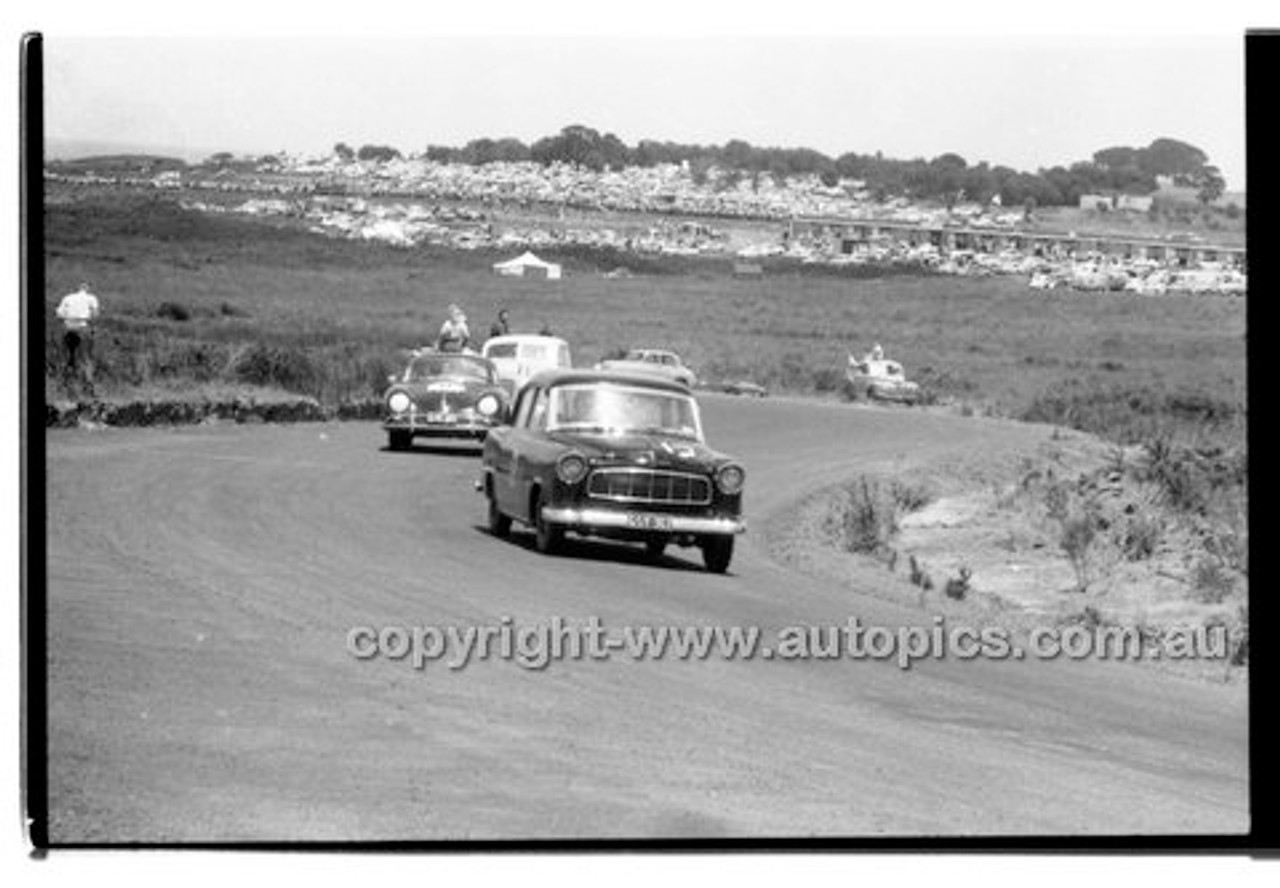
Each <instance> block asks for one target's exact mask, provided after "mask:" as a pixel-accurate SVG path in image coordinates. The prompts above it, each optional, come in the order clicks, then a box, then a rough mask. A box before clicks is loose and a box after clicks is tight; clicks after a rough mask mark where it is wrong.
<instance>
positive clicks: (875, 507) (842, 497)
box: [828, 475, 898, 555]
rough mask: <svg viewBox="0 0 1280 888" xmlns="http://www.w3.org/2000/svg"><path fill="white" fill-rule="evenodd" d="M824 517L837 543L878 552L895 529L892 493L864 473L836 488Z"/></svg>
mask: <svg viewBox="0 0 1280 888" xmlns="http://www.w3.org/2000/svg"><path fill="white" fill-rule="evenodd" d="M828 520H829V522H830V525H829V530H830V531H832V532H833V533H834V535H835V536H836V537H837V539H838V540H839V542H840V545H841V546H842V547H843V548H844V549H845V550H846V551H848V552H854V553H857V554H863V555H870V554H874V553H876V552H879V551H880V550H881V549H882V548H883V547H884V546H886V545H887V544H888V541H889V539H890V537H892V536H893V534H894V533H896V532H897V530H898V516H897V509H896V507H895V505H894V500H893V498H892V496H889V495H886V491H884V490H882V489H881V487H880V485H879V484H878V483H877V482H876V481H874V480H872V479H870V478H867V477H866V476H865V475H864V476H862V477H860V478H859V479H858V480H857V481H854V482H853V483H852V484H849V485H848V486H846V487H844V488H843V489H842V490H841V491H840V493H839V495H838V496H837V498H836V501H835V502H834V504H833V512H832V514H830V515H829V516H828Z"/></svg>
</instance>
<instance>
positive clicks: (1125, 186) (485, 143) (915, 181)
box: [334, 124, 1225, 207]
mask: <svg viewBox="0 0 1280 888" xmlns="http://www.w3.org/2000/svg"><path fill="white" fill-rule="evenodd" d="M334 152H335V153H336V154H337V155H338V156H339V157H341V158H343V159H344V160H357V159H358V160H375V161H377V160H381V161H386V160H392V159H395V158H399V157H400V156H401V155H400V152H399V151H397V150H396V149H394V148H391V147H388V146H379V145H365V146H362V147H361V148H360V149H358V150H355V149H352V148H351V147H350V146H348V145H346V144H344V143H339V144H338V145H336V146H334ZM425 155H426V157H427V159H428V160H432V161H436V162H440V163H462V164H469V165H472V166H483V165H485V164H490V163H496V162H502V161H505V162H519V161H533V162H536V163H540V164H543V165H550V164H553V163H567V164H573V165H576V166H580V167H583V168H586V169H589V170H595V171H597V172H602V171H604V170H606V169H613V170H621V169H625V168H627V167H652V166H656V165H659V164H670V163H674V164H688V166H689V170H690V174H691V175H692V176H693V179H694V181H695V182H697V183H698V184H699V185H710V186H713V187H717V188H722V189H730V188H736V187H739V186H740V185H741V183H742V182H743V181H744V180H745V181H748V182H749V183H750V184H751V185H752V186H753V187H756V188H758V187H759V184H760V182H761V180H762V178H763V177H765V176H768V177H772V178H773V179H774V180H775V181H777V182H779V183H781V182H783V181H785V180H786V179H787V178H788V177H790V176H799V175H806V174H812V175H816V176H818V177H819V178H820V179H821V181H822V182H823V183H824V184H825V185H827V186H829V187H833V188H834V187H837V186H838V185H839V184H840V182H841V180H859V181H861V182H862V183H863V187H865V188H866V189H867V190H869V191H870V192H871V194H872V196H873V197H874V198H875V199H877V200H886V199H889V198H892V197H898V196H902V197H908V198H912V199H917V200H919V199H926V200H938V201H941V202H944V203H946V204H948V205H950V204H954V203H956V202H958V201H961V200H965V201H977V202H981V203H988V202H990V201H992V200H993V199H994V198H997V197H998V198H999V200H1000V202H1001V203H1002V204H1004V205H1005V206H1022V207H1033V206H1063V205H1075V204H1077V203H1079V200H1080V196H1081V195H1084V194H1096V193H1113V194H1133V195H1146V194H1151V193H1153V192H1155V191H1156V190H1157V188H1158V184H1157V177H1162V176H1163V177H1168V178H1170V179H1172V180H1173V182H1174V183H1175V184H1177V185H1182V186H1187V187H1191V188H1194V189H1196V191H1197V195H1198V196H1199V198H1200V200H1201V201H1202V202H1203V203H1206V204H1208V203H1211V202H1212V201H1214V200H1217V199H1218V198H1219V197H1221V195H1222V192H1223V189H1224V188H1225V181H1224V180H1223V178H1222V174H1221V172H1220V171H1219V170H1218V168H1217V167H1215V166H1213V165H1211V164H1210V163H1209V158H1208V156H1207V155H1206V154H1205V152H1204V151H1202V150H1201V149H1199V148H1197V147H1195V146H1194V145H1189V144H1187V143H1186V142H1181V141H1178V140H1177V139H1170V138H1158V139H1155V140H1154V141H1152V142H1151V144H1150V145H1147V146H1146V147H1128V146H1113V147H1109V148H1103V149H1101V150H1099V151H1095V152H1094V153H1093V156H1092V157H1091V158H1090V159H1089V160H1082V161H1078V162H1076V163H1072V164H1070V165H1069V166H1054V167H1050V168H1047V169H1040V170H1038V171H1036V172H1034V173H1029V172H1025V171H1020V170H1015V169H1013V168H1011V167H1007V166H999V165H997V166H991V165H990V164H988V163H987V162H986V161H980V162H978V163H976V164H970V163H969V162H968V161H966V160H965V158H963V157H961V156H960V155H959V154H955V153H946V154H941V155H939V156H938V157H935V158H933V159H931V160H925V159H924V158H915V159H911V160H899V159H895V158H888V157H884V156H883V154H882V153H881V152H879V151H877V152H876V153H875V154H858V153H856V152H848V153H845V154H841V155H840V156H838V157H834V158H833V157H829V156H828V155H826V154H823V153H822V152H820V151H816V150H814V149H812V148H777V147H768V148H766V147H760V146H756V145H752V144H750V143H748V142H746V141H743V140H741V139H732V140H730V141H729V142H726V143H725V144H724V145H691V144H682V143H678V142H660V141H656V140H652V139H641V140H640V141H639V142H638V143H637V144H636V145H634V146H630V145H627V144H626V143H625V142H623V141H622V140H621V139H619V138H618V137H617V136H616V135H614V134H613V133H600V132H599V131H597V130H595V129H592V128H591V127H588V126H583V125H580V124H575V125H572V126H566V127H564V128H563V129H562V130H560V132H559V133H557V134H555V135H553V136H546V137H544V138H541V139H538V140H537V141H535V142H533V143H532V144H528V145H526V144H525V143H524V142H521V141H520V140H519V139H514V138H501V139H491V138H480V139H473V140H471V141H470V142H467V143H466V144H465V145H463V146H461V147H450V146H446V145H429V146H427V149H426V152H425Z"/></svg>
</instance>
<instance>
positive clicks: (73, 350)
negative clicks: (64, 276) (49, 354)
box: [57, 283, 101, 394]
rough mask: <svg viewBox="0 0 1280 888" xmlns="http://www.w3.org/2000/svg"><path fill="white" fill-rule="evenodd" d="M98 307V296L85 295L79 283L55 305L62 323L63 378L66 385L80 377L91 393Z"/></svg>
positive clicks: (85, 285) (99, 307)
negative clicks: (64, 348) (64, 361)
mask: <svg viewBox="0 0 1280 888" xmlns="http://www.w3.org/2000/svg"><path fill="white" fill-rule="evenodd" d="M100 312H101V306H100V305H99V304H98V297H97V296H94V295H93V293H91V292H89V285H88V283H81V284H80V287H79V289H77V290H76V291H75V292H74V293H68V294H67V295H66V296H63V297H62V301H61V302H59V303H58V309H57V315H58V318H59V320H61V321H62V326H63V332H62V342H63V345H65V346H66V351H67V363H66V367H65V371H64V373H65V376H66V379H67V380H68V382H71V381H78V380H79V379H80V378H82V377H83V379H84V381H85V383H87V384H88V386H89V392H90V394H92V393H93V335H94V324H95V323H96V322H97V320H98V315H99V313H100Z"/></svg>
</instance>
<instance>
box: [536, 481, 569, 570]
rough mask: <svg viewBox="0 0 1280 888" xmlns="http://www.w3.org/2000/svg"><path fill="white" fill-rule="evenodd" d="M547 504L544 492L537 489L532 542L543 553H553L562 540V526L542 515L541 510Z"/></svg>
mask: <svg viewBox="0 0 1280 888" xmlns="http://www.w3.org/2000/svg"><path fill="white" fill-rule="evenodd" d="M548 505H549V503H548V502H547V494H546V492H545V491H541V490H540V491H538V502H537V504H536V505H535V506H534V509H533V544H534V547H535V548H536V549H537V550H538V551H539V552H541V553H542V554H543V555H550V554H552V553H554V552H555V551H556V549H558V548H560V543H561V542H562V541H563V540H564V528H562V527H560V526H559V525H557V524H552V523H551V522H550V521H547V520H545V519H544V518H543V517H542V511H543V509H545V508H546V507H547V506H548Z"/></svg>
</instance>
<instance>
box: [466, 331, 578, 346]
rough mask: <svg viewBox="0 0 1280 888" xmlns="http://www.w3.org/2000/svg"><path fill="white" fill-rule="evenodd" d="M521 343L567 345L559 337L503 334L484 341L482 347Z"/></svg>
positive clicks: (532, 334) (536, 334) (538, 334)
mask: <svg viewBox="0 0 1280 888" xmlns="http://www.w3.org/2000/svg"><path fill="white" fill-rule="evenodd" d="M523 342H546V343H554V344H556V345H568V343H567V342H565V341H564V340H563V339H561V338H560V337H559V336H543V335H542V334H540V333H504V334H503V335H501V336H491V337H489V338H488V339H486V340H485V343H484V347H485V348H488V347H489V345H490V344H491V343H492V344H497V345H504V344H506V343H515V344H517V345H518V344H520V343H523Z"/></svg>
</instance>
